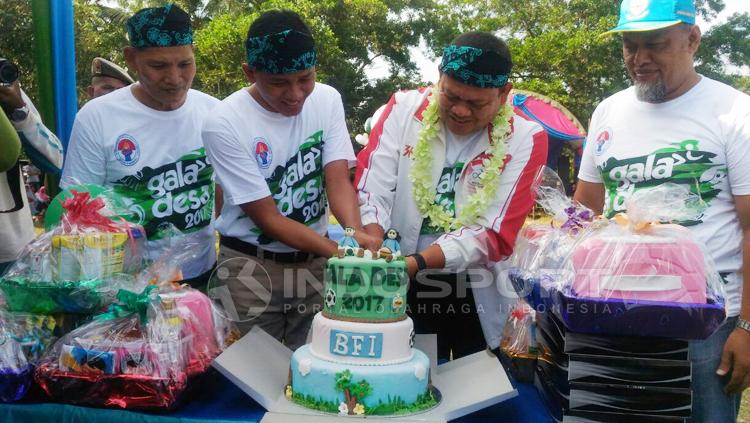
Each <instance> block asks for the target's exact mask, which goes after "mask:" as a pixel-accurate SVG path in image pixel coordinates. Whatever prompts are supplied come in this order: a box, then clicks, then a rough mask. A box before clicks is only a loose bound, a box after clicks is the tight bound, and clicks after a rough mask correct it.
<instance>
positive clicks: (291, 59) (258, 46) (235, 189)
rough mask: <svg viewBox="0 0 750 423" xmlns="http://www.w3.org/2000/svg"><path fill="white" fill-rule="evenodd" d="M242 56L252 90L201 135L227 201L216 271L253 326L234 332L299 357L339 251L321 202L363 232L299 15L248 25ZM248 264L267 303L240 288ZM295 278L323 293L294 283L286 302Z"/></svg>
mask: <svg viewBox="0 0 750 423" xmlns="http://www.w3.org/2000/svg"><path fill="white" fill-rule="evenodd" d="M245 50H246V54H247V63H243V64H242V70H243V72H244V74H245V77H246V78H247V80H248V81H249V82H250V83H251V85H250V87H248V88H243V89H241V90H239V91H237V92H235V93H234V94H232V95H230V96H229V97H227V98H226V99H224V101H222V102H221V104H220V105H219V106H218V107H217V109H216V112H215V113H213V115H212V116H211V117H210V118H209V120H208V121H207V122H206V125H205V126H204V128H203V139H204V142H205V144H206V149H207V151H208V156H209V158H210V159H211V161H212V162H213V163H214V166H215V168H216V173H217V176H218V178H219V180H220V181H221V182H222V188H223V191H224V203H223V204H224V206H223V208H222V211H221V216H220V217H219V219H218V222H217V229H218V231H219V233H220V234H221V256H220V262H221V267H222V269H226V270H227V271H228V274H229V276H228V277H225V278H223V280H224V281H225V282H226V284H227V287H228V289H229V292H230V294H231V295H232V299H233V301H234V304H235V307H236V308H237V309H238V311H239V312H240V313H242V315H245V316H248V317H252V319H247V320H245V321H242V322H239V325H238V326H239V327H240V330H241V331H243V332H245V331H248V330H250V328H251V327H252V326H254V325H258V326H260V327H261V328H262V329H263V330H265V331H266V332H268V333H269V334H270V335H272V336H274V337H276V338H277V339H279V340H283V341H284V342H285V343H286V345H287V346H288V347H289V348H292V349H296V348H298V347H300V346H302V345H303V344H304V343H305V340H306V338H307V332H308V329H309V328H310V325H311V323H312V318H313V315H314V314H315V312H317V311H319V308H320V305H321V304H322V302H323V301H322V297H321V295H320V293H319V292H318V290H317V289H319V288H322V282H323V272H324V268H325V262H326V259H327V258H329V257H332V256H333V255H335V254H336V253H337V251H338V245H337V244H336V243H335V242H334V241H332V240H330V239H328V238H327V237H326V231H327V229H328V215H327V213H326V206H327V204H328V200H329V199H330V206H331V210H332V211H333V213H334V215H335V216H336V218H337V219H338V220H339V222H341V224H342V225H343V226H345V227H346V226H349V227H351V228H352V229H354V230H355V231H356V230H357V229H361V228H362V224H361V221H360V216H359V210H358V207H357V196H356V193H355V191H354V188H353V187H352V185H351V183H350V180H349V167H350V164H352V165H353V163H354V152H353V151H352V143H351V140H350V139H349V133H348V131H347V129H346V122H345V121H344V106H343V103H342V101H341V95H340V94H339V93H338V92H337V91H336V90H335V89H333V88H332V87H330V86H328V85H325V84H320V83H316V82H315V65H316V60H317V54H316V50H315V44H314V40H313V38H312V34H311V33H310V29H309V28H308V27H307V25H306V24H305V23H304V21H302V19H301V18H300V17H299V15H297V14H296V13H294V12H291V11H280V10H273V11H269V12H265V13H263V14H262V15H261V16H260V17H258V19H256V20H255V21H253V23H252V24H251V25H250V29H249V30H248V33H247V39H246V41H245ZM354 236H355V237H357V241H358V242H359V245H361V246H363V247H365V248H370V249H373V250H376V249H377V248H378V247H379V246H380V242H381V241H380V240H379V239H374V238H371V237H368V236H367V235H366V233H365V232H364V231H363V230H359V231H358V233H355V234H354ZM249 257H252V258H253V259H254V260H257V262H259V263H260V264H261V266H254V265H253V266H252V268H253V273H252V275H251V276H252V277H254V278H256V280H259V281H266V280H268V279H270V284H271V286H270V289H269V291H270V295H269V296H270V299H269V298H264V297H263V296H261V295H256V293H255V292H251V290H249V289H247V287H246V286H245V285H244V282H243V280H244V278H242V277H241V276H242V274H243V273H242V272H243V271H245V269H247V268H249V267H247V262H248V260H247V258H249ZM240 258H241V259H244V260H232V259H240ZM301 270H302V271H305V272H307V271H309V272H311V273H312V275H313V276H315V277H316V278H317V280H318V281H319V282H320V283H321V285H320V286H317V287H316V286H310V285H308V284H307V283H305V284H304V287H305V291H304V292H302V291H297V290H296V289H297V287H299V285H302V283H297V282H301V281H297V280H295V281H294V282H295V283H294V291H295V292H293V293H292V294H293V295H288V294H287V292H288V291H289V288H292V287H290V286H288V284H285V281H286V280H287V279H289V277H288V276H287V275H292V276H293V277H295V278H296V277H299V275H302V274H303V273H301V272H300V271H301ZM313 282H314V281H313ZM267 288H268V287H267ZM252 310H255V311H252Z"/></svg>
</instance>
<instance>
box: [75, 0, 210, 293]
mask: <svg viewBox="0 0 750 423" xmlns="http://www.w3.org/2000/svg"><path fill="white" fill-rule="evenodd" d="M126 26H127V31H128V38H129V39H130V46H129V47H126V48H125V50H124V53H125V59H126V60H127V62H128V68H129V69H130V70H132V71H135V72H136V73H137V74H138V82H136V83H134V84H131V85H129V86H128V87H125V88H123V89H120V90H116V91H113V92H112V93H110V94H107V95H105V96H101V97H98V98H95V99H92V100H91V101H89V102H88V103H86V105H85V106H83V108H81V110H80V111H79V112H78V115H77V116H76V120H75V123H74V124H73V131H72V133H71V136H70V144H69V151H68V154H67V155H66V158H65V167H64V169H63V177H62V179H61V185H62V186H63V187H64V188H67V187H70V186H71V185H75V184H78V183H92V184H98V185H103V186H106V187H109V188H111V189H113V190H114V191H115V192H117V193H118V194H120V195H121V196H122V197H124V200H125V203H126V204H127V205H128V207H129V209H130V210H131V211H132V212H133V219H134V221H136V222H137V223H140V224H142V225H143V226H144V228H145V229H146V233H147V235H148V247H149V255H150V256H151V258H152V259H156V258H158V256H159V255H160V254H161V253H162V252H163V251H164V248H165V247H167V246H169V245H170V244H171V243H173V242H176V241H177V240H175V239H174V231H172V230H170V228H171V227H175V228H176V229H178V230H179V231H180V232H181V233H182V236H180V237H179V242H186V243H190V244H196V245H198V246H200V254H199V256H198V257H196V258H195V259H194V260H191V262H190V263H188V264H187V265H185V266H184V267H183V268H182V276H183V277H184V278H185V282H186V283H189V284H192V285H196V286H202V285H205V283H206V281H207V280H208V277H209V276H210V274H211V269H212V268H213V266H214V264H215V263H216V247H215V239H216V238H215V234H214V228H213V215H214V213H213V209H214V207H213V206H214V182H213V169H212V167H211V166H210V165H209V164H208V162H207V160H206V153H205V151H204V149H203V141H202V139H201V136H200V128H201V123H202V122H203V120H204V119H205V117H206V116H208V115H209V114H210V111H211V109H212V108H213V107H214V106H215V105H216V104H218V100H217V99H215V98H213V97H211V96H209V95H206V94H203V93H201V92H199V91H196V90H193V89H191V88H190V86H191V85H192V82H193V77H194V76H195V58H194V56H193V44H192V43H193V31H192V29H191V26H190V17H189V16H188V14H187V13H185V11H183V10H182V9H180V8H179V7H177V6H175V5H167V6H163V7H153V8H147V9H143V10H140V11H138V12H136V13H135V14H134V15H133V16H132V17H131V18H130V19H128V21H127V24H126Z"/></svg>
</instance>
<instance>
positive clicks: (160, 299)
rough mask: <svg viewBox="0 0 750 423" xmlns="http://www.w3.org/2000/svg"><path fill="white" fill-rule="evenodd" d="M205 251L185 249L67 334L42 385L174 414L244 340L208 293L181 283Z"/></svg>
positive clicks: (97, 401) (78, 397) (88, 399)
mask: <svg viewBox="0 0 750 423" xmlns="http://www.w3.org/2000/svg"><path fill="white" fill-rule="evenodd" d="M201 251H202V248H201V246H200V245H197V244H189V243H187V242H184V243H178V244H177V245H174V246H172V247H170V248H168V249H166V250H165V251H164V253H162V255H161V256H160V258H159V259H158V260H157V261H156V262H155V263H153V264H152V265H151V266H150V267H149V268H148V269H146V270H145V271H143V272H141V273H140V274H139V275H138V278H137V281H136V283H135V286H137V287H141V288H140V290H125V289H121V290H119V291H118V293H117V295H116V301H115V302H114V303H112V304H111V305H110V306H109V307H108V308H107V310H106V311H105V312H103V313H101V314H99V315H97V316H94V319H93V320H92V321H91V322H90V323H88V324H85V325H83V326H81V327H79V328H77V329H75V330H73V331H72V332H70V333H68V334H67V335H65V336H63V337H62V338H61V339H60V340H59V341H58V342H57V343H56V344H55V345H54V346H53V348H52V349H50V351H49V352H48V353H47V354H45V356H44V358H43V359H42V362H41V364H40V365H39V367H38V368H37V369H36V372H35V375H34V376H35V379H36V381H37V382H38V383H39V385H40V386H41V387H42V389H43V390H44V392H45V393H46V394H47V395H49V396H50V397H51V398H52V399H53V400H55V401H61V402H67V403H72V404H80V405H88V406H98V407H102V406H103V407H118V408H126V409H171V408H174V407H175V405H176V404H178V403H179V402H180V401H181V400H182V399H183V398H184V394H185V393H186V391H187V389H188V388H189V387H190V386H191V385H199V384H200V381H198V379H199V378H200V377H201V376H202V375H203V374H205V372H206V371H207V370H208V368H209V367H210V365H211V362H212V361H213V359H214V358H216V357H217V356H218V355H219V354H220V353H221V352H222V351H223V350H224V349H225V348H226V347H228V346H229V345H230V344H231V343H232V342H233V341H234V340H236V339H237V338H238V337H239V335H238V332H237V330H236V328H234V326H233V325H232V324H231V323H230V322H229V321H228V319H226V318H225V317H224V316H225V313H223V312H222V311H221V310H220V309H219V308H218V306H216V305H215V304H214V303H213V302H212V301H211V300H210V299H209V298H208V297H207V296H206V295H205V294H203V293H202V292H200V291H198V290H195V289H192V288H190V287H189V286H187V285H178V284H175V283H174V277H175V275H179V268H181V267H182V266H183V265H184V264H186V263H188V262H190V261H192V260H195V259H196V258H198V257H199V255H200V254H201Z"/></svg>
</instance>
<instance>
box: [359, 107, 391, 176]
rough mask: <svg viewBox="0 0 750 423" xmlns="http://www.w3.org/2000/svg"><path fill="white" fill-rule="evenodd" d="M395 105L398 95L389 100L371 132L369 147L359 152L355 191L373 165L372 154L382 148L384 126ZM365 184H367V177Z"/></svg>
mask: <svg viewBox="0 0 750 423" xmlns="http://www.w3.org/2000/svg"><path fill="white" fill-rule="evenodd" d="M395 105H396V94H394V95H392V96H391V99H390V100H388V104H387V105H386V106H385V110H383V114H381V115H380V119H378V122H377V123H376V124H375V126H374V127H373V128H372V131H370V139H369V140H368V141H367V145H366V146H365V148H363V149H362V151H360V152H359V154H357V170H356V172H355V174H354V188H355V189H356V188H357V187H358V186H359V180H360V179H361V178H362V174H363V173H364V171H365V169H367V168H369V167H370V166H371V165H372V153H374V152H375V151H376V150H377V149H378V147H380V137H381V136H382V135H383V126H384V125H385V121H386V119H388V116H390V115H391V111H392V110H393V106H395ZM365 183H367V178H366V177H365Z"/></svg>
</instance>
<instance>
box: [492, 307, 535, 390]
mask: <svg viewBox="0 0 750 423" xmlns="http://www.w3.org/2000/svg"><path fill="white" fill-rule="evenodd" d="M534 333H535V331H534V310H533V309H532V308H531V307H529V305H528V304H526V303H523V302H520V301H519V302H518V303H517V304H516V305H514V306H513V309H512V310H511V312H510V315H509V316H508V320H507V322H506V323H505V327H504V328H503V336H502V338H501V339H500V352H501V353H502V354H503V356H504V357H501V361H503V362H504V364H506V367H508V368H509V369H510V372H511V374H512V375H513V377H514V378H515V379H516V380H518V381H520V382H524V383H533V382H534V367H535V366H536V359H537V347H536V339H535V338H536V337H535V335H534Z"/></svg>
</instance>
